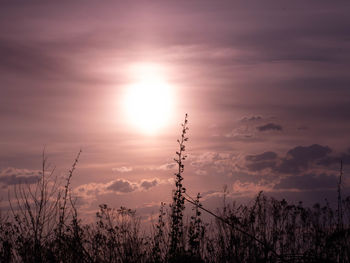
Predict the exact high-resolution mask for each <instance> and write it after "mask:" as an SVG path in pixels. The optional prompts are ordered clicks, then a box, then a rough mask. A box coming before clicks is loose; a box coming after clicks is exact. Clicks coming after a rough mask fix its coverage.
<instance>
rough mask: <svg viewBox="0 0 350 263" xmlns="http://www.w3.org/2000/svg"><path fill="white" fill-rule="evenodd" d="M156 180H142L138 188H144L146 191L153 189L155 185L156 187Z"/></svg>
mask: <svg viewBox="0 0 350 263" xmlns="http://www.w3.org/2000/svg"><path fill="white" fill-rule="evenodd" d="M158 183H159V182H158V180H157V179H153V180H143V181H141V184H140V187H141V188H144V189H146V190H148V189H149V188H151V187H154V186H156V185H158Z"/></svg>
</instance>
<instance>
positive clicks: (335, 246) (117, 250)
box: [0, 115, 350, 263]
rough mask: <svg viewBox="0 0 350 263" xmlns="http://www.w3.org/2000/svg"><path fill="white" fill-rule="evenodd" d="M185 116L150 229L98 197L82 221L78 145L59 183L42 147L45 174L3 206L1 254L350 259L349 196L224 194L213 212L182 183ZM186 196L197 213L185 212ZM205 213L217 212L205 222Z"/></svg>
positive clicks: (23, 257)
mask: <svg viewBox="0 0 350 263" xmlns="http://www.w3.org/2000/svg"><path fill="white" fill-rule="evenodd" d="M187 131H188V116H187V115H186V117H185V121H184V123H183V124H182V133H181V138H180V139H179V140H178V144H179V150H178V151H177V152H176V158H175V161H176V163H177V165H178V171H177V173H176V174H175V190H174V191H173V193H172V197H173V199H172V203H171V205H170V209H167V207H166V206H165V204H164V203H161V205H160V211H159V217H158V221H157V222H156V223H155V224H153V227H152V231H151V233H150V234H145V233H143V232H142V231H141V228H140V217H139V216H138V215H137V213H136V211H135V210H131V209H128V208H126V207H121V208H119V209H115V208H110V207H108V206H107V205H105V204H102V205H100V207H99V211H98V212H97V213H96V221H95V223H92V224H83V223H82V221H81V220H80V219H79V214H78V209H77V208H76V206H75V200H74V198H73V197H72V192H71V190H70V184H71V179H72V178H73V174H74V171H75V169H76V167H77V163H78V159H79V156H80V153H81V151H80V152H79V153H78V155H77V157H76V159H75V161H74V163H73V165H72V168H71V169H70V171H69V172H68V175H67V178H66V182H65V183H64V184H60V183H59V180H58V179H57V177H56V176H55V174H54V168H52V167H50V166H49V165H48V164H47V159H46V157H45V152H43V159H42V171H41V176H40V180H38V182H37V183H36V184H34V185H28V184H21V185H17V186H16V187H14V190H13V192H11V193H9V200H10V207H11V210H10V212H9V213H8V214H3V213H2V214H0V262H39V263H40V262H91V263H92V262H96V263H97V262H102V263H104V262H118V263H119V262H145V263H148V262H159V263H160V262H213V263H215V262H350V228H349V225H350V197H347V198H342V196H341V179H342V176H343V172H342V169H341V171H340V178H339V184H338V207H337V209H333V208H332V207H331V206H330V205H329V204H328V203H327V202H326V204H325V205H323V206H321V205H320V204H315V205H314V206H313V207H304V206H303V204H302V202H300V203H299V204H297V205H294V204H288V202H287V201H286V200H284V199H283V200H280V201H279V200H276V199H274V198H269V197H267V196H265V195H264V194H263V193H259V194H258V195H257V197H256V198H255V200H254V202H253V203H252V205H237V204H236V203H234V202H233V203H229V202H227V201H226V199H225V197H226V195H225V194H226V191H225V193H224V207H223V208H221V209H217V211H215V213H214V212H212V211H210V210H208V209H207V208H205V207H204V206H203V205H202V204H201V202H200V198H201V196H200V194H199V193H198V195H197V197H196V198H195V199H192V198H191V197H190V196H189V195H187V193H186V189H185V187H184V178H183V172H184V161H185V159H186V155H185V154H184V152H185V143H186V142H187V141H188V137H187ZM185 201H187V203H188V204H190V205H191V206H192V211H190V212H191V213H192V215H191V216H190V217H189V218H188V219H186V218H185V214H184V211H185ZM202 213H208V214H210V215H211V216H213V217H212V218H213V220H212V221H211V222H204V221H203V219H202Z"/></svg>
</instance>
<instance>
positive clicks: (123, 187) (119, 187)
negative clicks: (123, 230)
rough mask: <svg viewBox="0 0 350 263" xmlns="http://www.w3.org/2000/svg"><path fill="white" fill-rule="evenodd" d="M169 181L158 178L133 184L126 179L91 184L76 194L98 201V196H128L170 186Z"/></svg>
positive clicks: (77, 189) (85, 185)
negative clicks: (162, 186)
mask: <svg viewBox="0 0 350 263" xmlns="http://www.w3.org/2000/svg"><path fill="white" fill-rule="evenodd" d="M168 183H169V181H168V180H160V179H158V178H153V179H142V180H141V181H139V182H131V181H129V180H126V179H124V178H120V179H117V180H113V181H110V182H107V183H89V184H83V185H80V186H78V187H76V188H75V190H74V192H75V193H76V194H77V195H78V196H80V197H82V198H83V199H86V200H96V196H97V195H105V194H108V193H116V194H128V193H132V192H135V191H147V190H149V189H150V188H152V187H155V186H158V185H160V184H168Z"/></svg>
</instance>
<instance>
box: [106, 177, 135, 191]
mask: <svg viewBox="0 0 350 263" xmlns="http://www.w3.org/2000/svg"><path fill="white" fill-rule="evenodd" d="M106 189H107V190H111V191H114V192H120V193H130V192H133V191H135V190H136V189H137V185H136V184H134V183H131V182H129V181H128V180H125V179H118V180H115V181H113V182H111V183H110V184H109V185H108V186H107V187H106Z"/></svg>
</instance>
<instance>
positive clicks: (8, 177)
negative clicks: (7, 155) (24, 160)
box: [0, 167, 41, 185]
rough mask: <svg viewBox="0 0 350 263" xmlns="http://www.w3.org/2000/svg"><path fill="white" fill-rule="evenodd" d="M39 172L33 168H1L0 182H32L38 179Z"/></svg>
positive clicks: (8, 183)
mask: <svg viewBox="0 0 350 263" xmlns="http://www.w3.org/2000/svg"><path fill="white" fill-rule="evenodd" d="M40 176H41V173H40V172H38V171H33V170H26V169H16V168H13V167H9V168H6V169H3V170H1V172H0V183H2V184H4V185H15V184H21V183H26V184H34V183H36V182H38V180H39V179H40Z"/></svg>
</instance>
